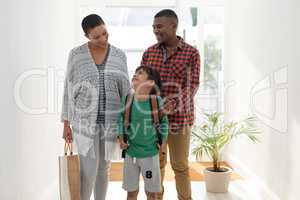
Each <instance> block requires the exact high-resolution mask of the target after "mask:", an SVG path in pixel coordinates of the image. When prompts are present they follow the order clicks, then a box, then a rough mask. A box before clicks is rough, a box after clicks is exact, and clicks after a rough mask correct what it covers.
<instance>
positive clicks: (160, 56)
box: [141, 37, 200, 130]
mask: <svg viewBox="0 0 300 200" xmlns="http://www.w3.org/2000/svg"><path fill="white" fill-rule="evenodd" d="M178 38H179V42H178V45H177V47H176V48H175V49H174V50H173V53H172V55H171V56H169V57H168V58H167V53H166V52H167V50H166V48H165V47H164V46H163V45H162V44H155V45H153V46H151V47H149V48H148V49H147V50H146V51H145V52H144V54H143V58H142V62H141V65H146V66H149V67H153V68H154V69H156V70H157V71H158V72H159V73H160V76H161V80H162V81H163V85H162V90H161V95H162V97H163V98H166V99H168V100H170V101H172V102H173V103H175V105H176V107H175V108H176V109H175V110H174V111H173V112H172V113H170V114H169V115H168V118H169V122H170V128H171V129H173V130H176V129H180V128H182V127H183V126H184V125H193V123H194V96H195V94H196V92H197V89H198V87H199V74H200V55H199V52H198V50H197V49H196V48H194V47H192V46H191V45H189V44H187V43H185V42H184V41H183V39H182V38H180V37H178Z"/></svg>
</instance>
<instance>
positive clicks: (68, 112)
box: [61, 51, 73, 122]
mask: <svg viewBox="0 0 300 200" xmlns="http://www.w3.org/2000/svg"><path fill="white" fill-rule="evenodd" d="M72 67H73V55H72V51H71V52H70V53H69V57H68V64H67V70H66V76H65V82H64V94H63V100H62V112H61V122H64V120H67V121H71V120H72V113H73V112H72V83H71V81H70V76H71V72H72Z"/></svg>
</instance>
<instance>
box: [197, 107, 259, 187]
mask: <svg viewBox="0 0 300 200" xmlns="http://www.w3.org/2000/svg"><path fill="white" fill-rule="evenodd" d="M255 122H256V118H254V117H248V118H246V119H243V120H240V121H237V122H235V121H230V122H227V123H226V122H225V121H224V119H223V117H222V114H221V113H218V112H215V113H212V114H207V113H206V114H205V121H204V123H203V124H202V126H195V127H194V128H193V130H192V139H193V144H195V146H194V148H193V149H192V153H193V154H194V155H196V159H197V160H199V159H200V158H202V157H203V155H204V154H206V155H207V156H208V157H209V158H210V159H212V163H213V166H212V167H208V168H205V169H204V180H205V185H206V190H207V191H208V192H217V193H219V192H227V191H228V185H229V181H230V176H231V173H232V170H231V169H230V168H227V167H221V166H220V162H221V154H222V151H223V149H224V147H225V146H227V145H228V144H229V143H230V142H231V141H232V140H233V139H234V138H238V137H240V136H243V135H244V136H246V137H248V138H249V139H250V140H251V141H252V142H254V143H256V142H258V137H257V136H258V135H259V134H260V131H259V130H258V128H257V127H256V126H255Z"/></svg>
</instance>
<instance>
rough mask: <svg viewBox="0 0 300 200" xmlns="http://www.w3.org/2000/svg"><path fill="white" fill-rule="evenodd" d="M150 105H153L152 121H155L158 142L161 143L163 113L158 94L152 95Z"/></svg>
mask: <svg viewBox="0 0 300 200" xmlns="http://www.w3.org/2000/svg"><path fill="white" fill-rule="evenodd" d="M150 106H151V115H152V122H153V126H154V128H155V130H156V135H157V138H158V144H159V145H161V144H162V135H161V133H160V121H161V119H162V116H163V115H162V112H161V111H160V109H159V107H158V98H157V96H154V95H151V96H150Z"/></svg>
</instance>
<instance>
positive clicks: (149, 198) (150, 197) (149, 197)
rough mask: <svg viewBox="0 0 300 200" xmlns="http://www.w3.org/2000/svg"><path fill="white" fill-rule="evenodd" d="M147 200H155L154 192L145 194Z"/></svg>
mask: <svg viewBox="0 0 300 200" xmlns="http://www.w3.org/2000/svg"><path fill="white" fill-rule="evenodd" d="M146 195H147V200H156V192H146Z"/></svg>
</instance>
